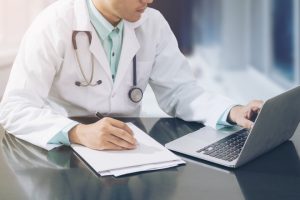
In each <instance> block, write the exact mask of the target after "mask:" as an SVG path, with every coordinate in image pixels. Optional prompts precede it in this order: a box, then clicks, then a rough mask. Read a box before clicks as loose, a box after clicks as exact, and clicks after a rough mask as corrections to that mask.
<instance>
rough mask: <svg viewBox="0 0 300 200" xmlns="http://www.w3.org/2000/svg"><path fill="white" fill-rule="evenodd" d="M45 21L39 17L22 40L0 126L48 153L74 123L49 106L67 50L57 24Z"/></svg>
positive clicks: (0, 111) (62, 112)
mask: <svg viewBox="0 0 300 200" xmlns="http://www.w3.org/2000/svg"><path fill="white" fill-rule="evenodd" d="M47 14H49V13H44V15H47ZM44 18H45V17H43V16H40V17H38V19H37V20H36V21H35V22H34V23H33V25H32V26H31V28H30V29H29V30H28V31H27V33H26V35H25V36H24V38H23V40H22V43H21V46H20V49H19V52H18V55H17V57H16V59H15V62H14V65H13V67H12V71H11V75H10V78H9V81H8V85H7V87H6V90H5V93H4V96H3V99H2V102H1V105H0V124H1V125H2V126H3V127H4V128H5V129H6V130H7V131H8V132H9V133H12V134H14V135H16V136H17V137H18V138H21V139H23V140H26V141H28V142H30V143H33V144H34V145H37V146H39V147H42V148H45V149H48V150H49V149H51V148H52V147H51V146H49V145H47V142H48V141H49V140H50V139H51V138H53V136H54V135H56V134H57V133H58V132H59V131H61V130H62V129H63V128H64V127H66V126H67V125H68V124H70V123H72V122H73V121H72V120H70V119H68V118H67V113H66V112H65V111H64V109H63V108H59V106H57V108H59V109H55V110H54V109H52V106H50V104H48V103H47V97H48V93H49V90H50V88H51V85H52V82H53V79H54V77H55V76H56V74H57V72H58V71H59V68H60V65H61V63H62V61H63V51H64V48H65V47H64V44H63V42H62V41H60V40H59V39H58V38H59V37H58V36H57V35H58V34H60V33H59V32H57V31H56V30H57V29H56V28H55V27H56V26H58V24H55V22H51V23H48V22H47V21H46V20H43V19H44ZM51 30H52V31H51ZM60 30H61V29H60Z"/></svg>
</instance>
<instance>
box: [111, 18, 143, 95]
mask: <svg viewBox="0 0 300 200" xmlns="http://www.w3.org/2000/svg"><path fill="white" fill-rule="evenodd" d="M139 48H140V44H139V41H138V39H137V37H136V34H135V30H134V27H133V26H132V25H131V24H130V23H129V22H126V21H125V23H124V33H123V44H122V51H121V56H120V61H119V64H118V71H117V76H116V80H115V84H114V87H113V91H116V89H117V88H118V86H119V85H120V84H121V83H122V80H123V78H124V75H125V74H126V72H127V71H128V70H132V60H133V57H134V56H135V55H136V53H137V51H138V50H139Z"/></svg>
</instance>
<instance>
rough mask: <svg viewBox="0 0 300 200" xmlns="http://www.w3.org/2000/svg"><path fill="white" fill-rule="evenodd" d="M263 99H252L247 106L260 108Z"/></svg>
mask: <svg viewBox="0 0 300 200" xmlns="http://www.w3.org/2000/svg"><path fill="white" fill-rule="evenodd" d="M263 103H264V102H263V101H261V100H253V101H251V102H250V103H249V104H248V106H249V107H250V108H259V109H261V108H262V106H263Z"/></svg>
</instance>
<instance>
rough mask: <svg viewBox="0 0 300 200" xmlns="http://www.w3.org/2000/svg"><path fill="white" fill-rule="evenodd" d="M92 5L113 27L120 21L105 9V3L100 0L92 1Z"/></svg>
mask: <svg viewBox="0 0 300 200" xmlns="http://www.w3.org/2000/svg"><path fill="white" fill-rule="evenodd" d="M92 2H93V4H94V5H95V7H96V9H97V10H98V11H99V12H100V13H101V14H102V15H103V17H104V18H105V19H106V20H107V21H108V22H109V23H111V24H112V25H113V26H117V25H118V23H119V22H120V21H121V18H120V17H118V16H116V15H114V14H113V13H112V12H111V11H110V10H109V9H108V8H107V7H106V4H105V2H103V1H101V0H92Z"/></svg>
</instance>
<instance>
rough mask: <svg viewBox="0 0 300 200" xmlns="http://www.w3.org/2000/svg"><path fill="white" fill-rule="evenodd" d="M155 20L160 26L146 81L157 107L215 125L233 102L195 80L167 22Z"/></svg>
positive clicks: (181, 116) (162, 19)
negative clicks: (148, 78)
mask: <svg viewBox="0 0 300 200" xmlns="http://www.w3.org/2000/svg"><path fill="white" fill-rule="evenodd" d="M157 20H159V21H160V23H157V24H161V26H157V29H158V31H159V34H158V35H159V36H158V37H157V41H156V43H157V47H156V58H155V63H154V66H153V69H152V72H151V76H150V80H149V83H150V85H151V87H152V89H153V91H154V93H155V96H156V99H157V101H158V104H159V106H160V107H161V109H162V110H163V111H165V112H166V113H168V114H169V115H171V116H174V117H179V118H181V119H183V120H186V121H197V122H201V123H204V124H205V125H208V126H211V127H213V128H216V125H217V121H218V119H219V118H220V116H221V115H222V113H224V112H225V111H226V109H228V108H230V107H232V106H233V105H235V103H234V102H232V101H231V100H230V99H228V98H226V97H223V96H220V95H217V94H214V93H210V92H208V91H205V90H204V89H203V88H202V87H201V86H200V85H199V84H198V83H197V80H196V78H195V77H194V75H193V73H192V70H191V67H190V65H189V63H188V61H187V59H186V58H185V56H184V55H183V54H182V53H181V52H180V50H179V48H178V44H177V41H176V38H175V36H174V34H173V33H172V31H171V29H170V27H169V25H168V23H167V22H166V20H165V19H164V18H163V17H162V15H160V17H158V18H157Z"/></svg>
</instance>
